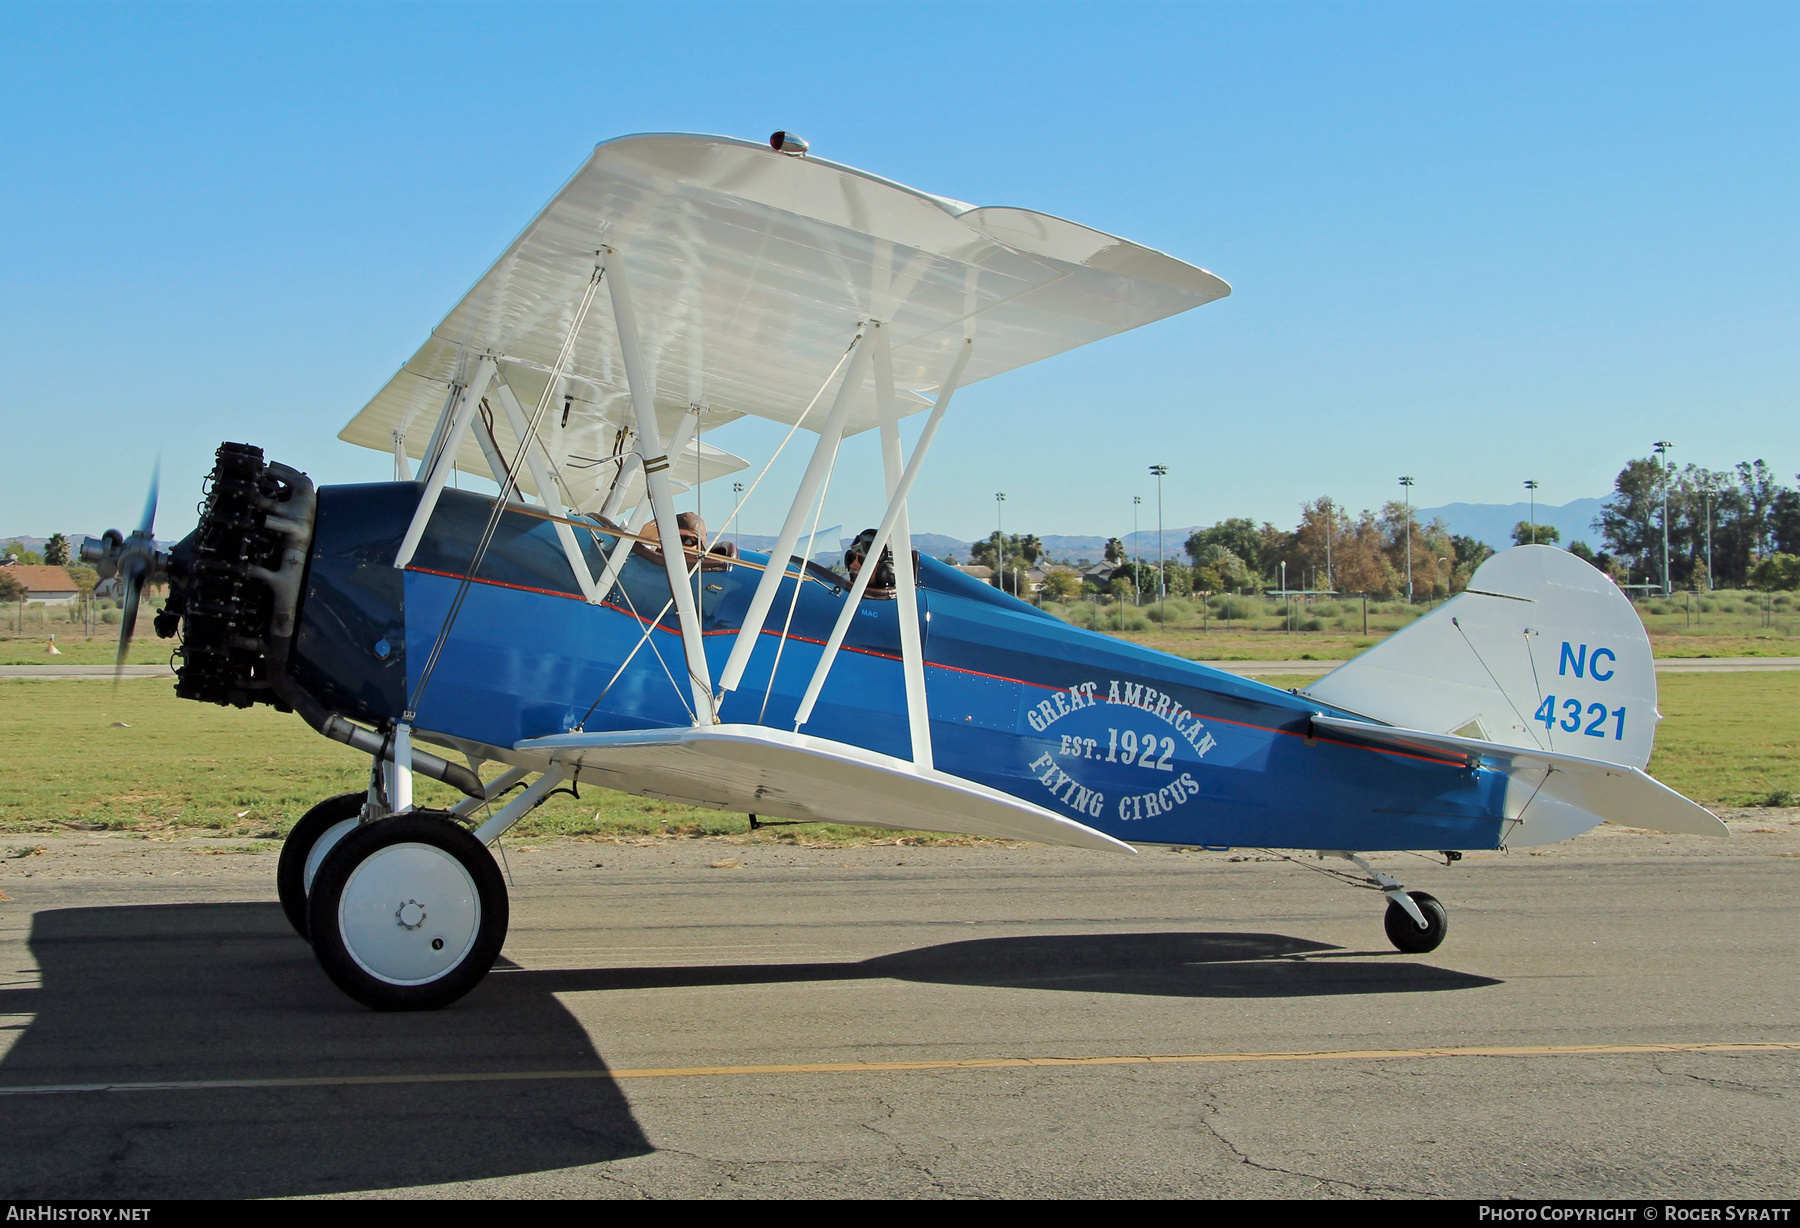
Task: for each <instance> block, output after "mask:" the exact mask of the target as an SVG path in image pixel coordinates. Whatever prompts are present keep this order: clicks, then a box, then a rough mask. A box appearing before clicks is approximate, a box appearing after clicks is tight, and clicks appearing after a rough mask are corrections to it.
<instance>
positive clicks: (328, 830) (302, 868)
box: [275, 793, 368, 938]
mask: <svg viewBox="0 0 1800 1228" xmlns="http://www.w3.org/2000/svg"><path fill="white" fill-rule="evenodd" d="M366 800H368V794H367V793H340V794H338V795H337V796H336V797H328V798H326V799H325V800H324V801H322V802H320V803H319V804H318V805H317V806H314V807H313V808H312V809H311V810H308V811H307V812H306V813H305V814H303V815H301V816H300V821H299V822H298V823H295V824H294V826H293V827H292V828H291V829H290V830H289V831H288V834H287V839H286V840H284V841H283V842H282V845H281V860H280V861H279V862H277V863H276V866H275V894H276V895H278V896H280V897H281V911H282V912H284V913H286V914H287V919H288V924H289V925H291V926H293V927H294V932H295V933H296V934H298V935H300V937H302V938H304V937H306V895H307V892H309V891H310V890H312V880H313V876H314V875H316V874H317V873H318V872H319V866H320V864H321V863H322V862H323V861H324V860H325V854H327V853H329V852H330V851H331V850H332V848H333V847H334V846H335V845H336V844H337V842H338V841H339V840H341V839H342V838H343V837H344V836H345V835H347V834H348V833H349V832H350V831H351V829H353V828H354V827H355V826H356V825H357V822H358V820H359V819H360V818H361V817H362V808H363V803H364V802H365V801H366Z"/></svg>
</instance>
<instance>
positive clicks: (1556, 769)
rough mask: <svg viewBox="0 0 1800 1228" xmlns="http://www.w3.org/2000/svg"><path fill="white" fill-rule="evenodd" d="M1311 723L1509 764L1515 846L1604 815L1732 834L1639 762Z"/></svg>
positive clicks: (1416, 749) (1343, 738)
mask: <svg viewBox="0 0 1800 1228" xmlns="http://www.w3.org/2000/svg"><path fill="white" fill-rule="evenodd" d="M1312 724H1313V733H1314V735H1315V736H1317V737H1321V738H1326V739H1329V740H1332V741H1340V742H1350V743H1353V744H1356V745H1359V746H1373V747H1376V748H1378V749H1382V750H1390V751H1399V752H1401V753H1404V754H1413V755H1425V756H1429V757H1432V758H1446V759H1460V760H1463V761H1465V762H1470V763H1474V762H1477V761H1479V762H1483V763H1485V764H1486V765H1487V766H1489V767H1492V768H1495V769H1497V770H1499V771H1502V772H1505V773H1506V774H1507V776H1508V777H1509V778H1510V783H1509V786H1508V788H1507V793H1506V810H1505V814H1506V817H1507V818H1508V819H1511V820H1514V821H1516V822H1518V824H1519V827H1518V828H1516V829H1514V830H1513V831H1512V832H1509V833H1508V836H1507V839H1506V844H1507V845H1509V846H1511V847H1515V848H1517V847H1523V846H1526V845H1533V844H1550V843H1554V842H1555V841H1557V840H1566V839H1568V838H1569V837H1571V836H1576V835H1579V834H1581V833H1582V832H1584V831H1586V830H1588V829H1589V828H1591V827H1593V826H1594V825H1595V824H1597V823H1602V822H1606V823H1618V824H1622V825H1624V826H1626V827H1645V828H1649V829H1650V830H1651V831H1666V832H1676V833H1680V834H1682V835H1689V836H1725V835H1729V834H1730V832H1729V831H1728V830H1727V829H1726V827H1725V824H1724V823H1722V822H1720V820H1719V819H1718V817H1717V816H1716V815H1714V814H1713V813H1712V812H1711V811H1710V810H1708V809H1706V808H1705V807H1704V806H1701V805H1699V804H1698V803H1696V802H1691V801H1689V800H1688V799H1687V798H1685V797H1683V796H1681V794H1679V793H1677V792H1675V790H1673V789H1671V788H1669V787H1668V786H1667V785H1665V784H1663V783H1662V782H1661V781H1658V780H1655V779H1652V778H1651V777H1650V776H1648V775H1646V774H1645V773H1644V772H1643V771H1642V770H1641V769H1639V768H1635V767H1628V766H1626V765H1623V764H1617V763H1607V762H1604V761H1603V760H1599V759H1584V758H1582V757H1580V756H1578V755H1567V754H1562V753H1560V752H1558V751H1547V750H1538V749H1535V748H1527V747H1518V746H1506V745H1502V744H1501V743H1498V742H1487V741H1482V740H1480V739H1477V738H1465V737H1460V736H1458V735H1456V734H1449V733H1426V732H1423V731H1422V730H1418V729H1401V728H1397V727H1395V726H1392V725H1374V724H1370V723H1368V722H1366V721H1355V720H1346V719H1344V718H1342V717H1333V716H1315V717H1313V719H1312Z"/></svg>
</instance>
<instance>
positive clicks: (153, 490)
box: [138, 456, 162, 535]
mask: <svg viewBox="0 0 1800 1228" xmlns="http://www.w3.org/2000/svg"><path fill="white" fill-rule="evenodd" d="M161 488H162V457H160V456H158V457H157V458H156V468H154V469H152V470H151V471H150V496H149V498H147V499H145V500H144V518H143V519H142V520H141V521H139V522H138V532H139V533H143V534H145V535H149V534H150V533H151V531H152V530H153V529H155V527H156V496H157V492H158V491H160V490H161Z"/></svg>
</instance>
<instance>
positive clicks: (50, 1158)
mask: <svg viewBox="0 0 1800 1228" xmlns="http://www.w3.org/2000/svg"><path fill="white" fill-rule="evenodd" d="M30 943H31V949H32V953H33V955H34V956H35V958H36V960H37V965H38V968H39V970H40V974H41V985H42V987H41V988H38V989H20V988H0V1012H13V1013H14V1017H15V1018H18V1017H20V1016H28V1017H30V1022H29V1024H28V1025H27V1026H26V1027H25V1029H24V1031H23V1034H22V1035H20V1036H19V1038H18V1040H17V1043H16V1044H14V1045H13V1047H12V1048H11V1050H10V1051H9V1052H8V1053H7V1054H6V1056H5V1058H4V1060H0V1086H15V1087H16V1086H45V1085H58V1086H61V1085H69V1084H82V1085H86V1084H97V1083H143V1082H159V1081H170V1082H188V1081H195V1080H218V1079H247V1078H255V1079H268V1078H277V1079H279V1078H311V1077H325V1078H336V1077H342V1076H355V1075H364V1074H381V1075H396V1074H401V1075H404V1074H415V1073H416V1074H427V1073H430V1074H439V1075H455V1074H458V1073H470V1072H503V1071H543V1070H557V1071H585V1072H591V1073H594V1074H602V1073H603V1072H604V1071H605V1070H606V1063H605V1061H604V1060H603V1059H602V1058H601V1056H600V1054H599V1053H597V1052H596V1051H595V1050H594V1047H593V1045H592V1043H591V1042H590V1040H589V1038H588V1034H587V1032H586V1031H585V1030H584V1029H583V1028H582V1026H581V1025H580V1023H579V1022H578V1021H577V1020H576V1019H575V1018H574V1016H572V1015H571V1014H570V1013H569V1012H568V1010H567V1009H566V1008H565V1007H564V1006H563V1005H562V1004H561V1003H560V1002H559V1001H557V999H556V997H555V996H554V995H556V994H558V993H568V992H585V991H607V990H630V989H640V988H664V987H675V986H683V987H705V986H721V987H729V986H734V985H745V986H748V985H768V984H778V983H784V982H798V983H804V982H821V981H843V980H861V979H876V978H891V979H897V980H903V981H912V982H916V983H924V984H938V985H963V986H973V987H993V988H1006V989H1041V990H1080V991H1085V992H1089V993H1119V994H1157V995H1165V996H1174V997H1199V998H1209V997H1211V998H1244V997H1290V996H1314V995H1322V994H1351V995H1355V994H1371V993H1396V992H1408V993H1416V992H1422V991H1431V990H1450V989H1465V988H1474V987H1478V986H1484V985H1492V984H1496V983H1497V982H1495V981H1493V980H1490V979H1488V978H1484V977H1477V976H1470V975H1467V974H1464V973H1459V972H1454V971H1448V970H1444V969H1439V968H1433V967H1430V966H1428V965H1423V964H1417V963H1411V962H1406V961H1404V960H1401V959H1398V958H1395V959H1391V960H1390V959H1382V960H1379V961H1366V960H1360V959H1357V960H1352V959H1345V958H1342V956H1351V955H1355V954H1356V953H1354V952H1341V951H1338V950H1337V949H1336V948H1333V947H1330V946H1327V945H1325V944H1322V943H1316V942H1309V941H1306V940H1303V939H1297V938H1290V937H1285V936H1282V935H1276V934H1194V933H1126V934H1075V935H1056V936H1035V937H1012V938H982V939H974V940H970V941H964V942H952V943H945V944H942V945H937V946H930V947H921V948H918V949H916V950H911V951H902V952H897V953H894V954H890V955H883V956H879V957H877V958H874V959H869V960H864V961H861V962H841V963H826V962H818V963H805V964H750V965H723V966H720V965H701V966H696V967H666V968H615V969H594V970H541V971H531V970H525V969H519V968H517V967H516V966H513V965H510V964H509V963H508V962H507V961H504V960H503V961H502V964H501V966H500V967H499V968H498V969H496V971H495V974H494V975H492V976H490V977H489V978H488V979H487V981H486V982H484V983H483V984H482V985H481V986H480V987H479V988H478V989H476V991H475V992H474V993H472V994H470V995H469V996H468V997H467V998H465V999H464V1000H463V1001H462V1002H460V1003H458V1004H457V1005H456V1006H454V1007H452V1008H450V1009H449V1010H445V1011H439V1012H435V1013H423V1014H379V1013H376V1012H373V1011H368V1010H365V1009H363V1008H362V1007H359V1006H357V1005H355V1004H354V1003H352V1002H351V1001H350V1000H349V999H347V998H345V997H344V996H343V995H342V994H340V993H339V992H338V991H337V989H336V988H334V987H333V986H332V985H331V984H330V982H328V981H327V980H326V979H325V977H324V974H323V973H321V972H320V971H319V969H318V966H317V965H316V964H315V963H314V962H313V958H312V953H311V952H310V951H309V950H308V949H307V947H306V945H305V944H304V943H303V942H301V941H300V940H299V939H298V938H297V937H295V936H294V934H293V932H292V931H291V930H289V929H288V927H287V923H286V921H285V920H284V919H283V917H282V914H281V910H280V908H279V906H277V905H275V904H272V903H269V904H177V905H145V906H129V907H111V908H74V909H59V910H50V911H45V912H40V913H38V914H37V915H36V916H35V918H34V920H33V925H32V931H31V938H30ZM1334 956H1336V958H1334ZM651 1150H653V1148H652V1145H651V1143H650V1141H649V1140H648V1139H647V1138H646V1137H645V1135H644V1133H643V1131H642V1129H641V1128H640V1127H639V1125H638V1123H637V1121H636V1119H635V1118H634V1116H633V1115H632V1111H631V1107H630V1104H629V1103H628V1102H627V1100H626V1098H625V1096H624V1095H623V1094H622V1093H621V1092H620V1090H619V1087H618V1085H617V1084H615V1083H614V1082H613V1081H611V1080H609V1079H607V1078H604V1077H600V1078H581V1079H566V1080H558V1079H548V1080H518V1081H510V1080H496V1081H492V1082H476V1083H470V1082H441V1083H430V1082H424V1083H406V1084H381V1085H366V1084H365V1085H354V1084H352V1085H344V1084H332V1085H328V1086H319V1087H304V1088H294V1087H282V1088H254V1089H245V1088H218V1089H203V1090H180V1091H130V1092H82V1093H74V1094H55V1095H41V1096H39V1095H33V1096H7V1097H5V1103H4V1110H3V1111H0V1196H3V1197H10V1198H42V1197H82V1196H85V1197H118V1198H130V1197H159V1196H160V1197H215V1198H242V1197H266V1196H280V1195H297V1194H321V1193H333V1192H344V1191H353V1190H367V1189H384V1188H395V1187H409V1186H419V1185H431V1184H437V1183H442V1182H454V1181H469V1180H476V1179H480V1178H484V1177H496V1176H503V1175H510V1174H518V1173H532V1172H542V1171H546V1170H551V1169H557V1168H567V1167H573V1166H576V1165H583V1164H593V1163H599V1162H603V1161H607V1160H612V1159H619V1158H624V1157H628V1156H634V1155H642V1154H644V1153H646V1152H649V1151H651Z"/></svg>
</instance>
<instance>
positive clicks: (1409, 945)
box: [1383, 891, 1450, 955]
mask: <svg viewBox="0 0 1800 1228" xmlns="http://www.w3.org/2000/svg"><path fill="white" fill-rule="evenodd" d="M1406 894H1407V895H1408V896H1410V897H1412V902H1413V903H1415V904H1417V905H1418V906H1419V911H1420V912H1422V913H1424V914H1425V921H1426V926H1425V928H1424V929H1420V928H1419V923H1418V922H1417V921H1414V920H1413V919H1412V918H1411V917H1410V916H1408V915H1407V912H1406V910H1405V909H1404V908H1402V907H1400V905H1398V904H1396V903H1394V901H1392V900H1389V901H1388V907H1387V917H1386V918H1385V919H1384V922H1383V923H1384V924H1385V925H1386V926H1387V936H1388V941H1389V942H1391V943H1393V944H1394V945H1395V946H1396V947H1398V948H1399V949H1400V950H1402V951H1405V952H1406V953H1407V954H1408V955H1423V954H1425V952H1427V951H1435V950H1437V949H1438V945H1439V944H1440V943H1442V942H1443V941H1444V935H1445V934H1447V933H1449V932H1450V914H1449V913H1448V912H1446V911H1445V910H1444V906H1443V905H1442V904H1440V903H1438V901H1437V897H1436V896H1434V895H1431V894H1429V893H1427V892H1424V891H1408V892H1407V893H1406Z"/></svg>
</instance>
